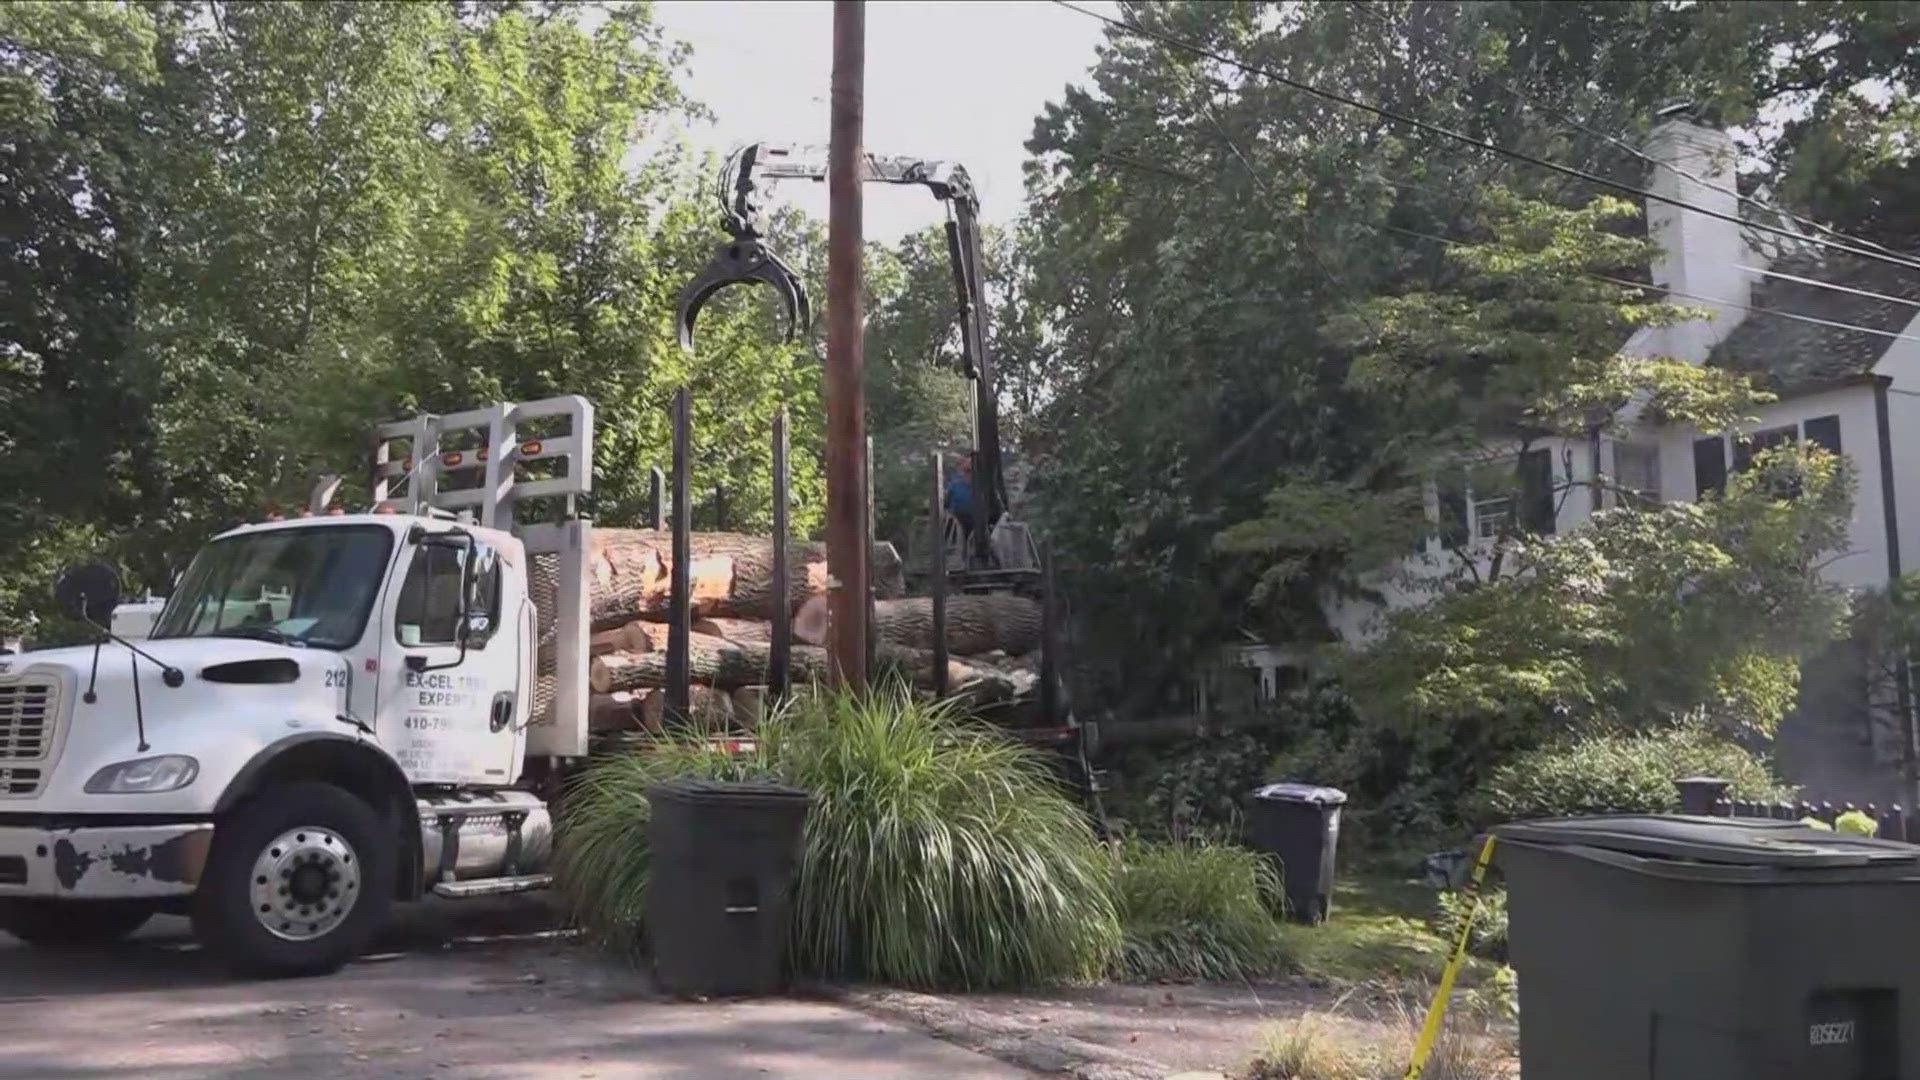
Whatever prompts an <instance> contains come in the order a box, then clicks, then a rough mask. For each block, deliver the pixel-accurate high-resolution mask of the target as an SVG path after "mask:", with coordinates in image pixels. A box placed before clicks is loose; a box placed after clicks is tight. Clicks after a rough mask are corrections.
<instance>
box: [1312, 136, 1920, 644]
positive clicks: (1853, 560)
mask: <svg viewBox="0 0 1920 1080" xmlns="http://www.w3.org/2000/svg"><path fill="white" fill-rule="evenodd" d="M1647 153H1648V155H1649V156H1650V157H1652V158H1654V159H1655V160H1656V161H1659V162H1663V163H1666V164H1668V165H1671V166H1672V168H1667V167H1664V166H1659V165H1657V166H1653V167H1652V168H1651V172H1650V175H1649V176H1648V178H1647V187H1648V190H1650V191H1652V192H1654V193H1656V194H1659V195H1665V196H1667V197H1669V198H1672V199H1675V200H1677V201H1679V202H1682V203H1685V204H1688V205H1687V207H1680V206H1674V205H1672V204H1669V203H1663V202H1658V201H1654V200H1648V203H1647V219H1648V226H1649V231H1650V234H1651V236H1652V237H1653V238H1654V240H1655V241H1656V242H1657V244H1658V245H1659V248H1660V256H1659V258H1658V259H1657V260H1656V262H1655V264H1654V265H1653V266H1652V267H1651V272H1652V275H1651V276H1652V280H1653V281H1654V282H1655V283H1656V284H1658V285H1662V286H1664V287H1666V288H1667V289H1669V290H1670V291H1671V292H1670V295H1671V297H1672V299H1673V301H1674V302H1675V303H1676V304H1680V305H1683V306H1687V307H1691V308H1695V309H1706V310H1708V311H1710V312H1711V313H1712V314H1711V317H1710V318H1705V319H1696V320H1692V321H1688V322H1684V323H1678V324H1675V325H1671V326H1665V327H1652V328H1648V329H1645V330H1642V331H1641V332H1639V333H1637V334H1635V335H1634V336H1633V337H1632V338H1631V339H1629V340H1628V341H1627V343H1626V344H1625V345H1624V346H1623V347H1622V351H1623V352H1626V353H1629V354H1632V355H1641V356H1668V357H1674V358H1676V359H1682V360H1689V361H1692V362H1694V363H1700V364H1711V365H1715V366H1719V367H1725V368H1728V369H1732V370H1738V371H1745V372H1749V373H1752V374H1753V375H1755V376H1757V377H1758V378H1759V380H1760V381H1761V383H1762V384H1763V385H1765V386H1766V387H1768V388H1769V389H1770V390H1772V391H1773V392H1774V393H1775V394H1777V395H1778V400H1776V401H1774V402H1773V403H1771V404H1768V405H1765V406H1763V407H1761V408H1760V409H1758V410H1756V411H1757V414H1758V415H1757V418H1756V420H1757V422H1755V423H1753V424H1752V425H1750V426H1748V427H1746V428H1744V429H1743V430H1742V431H1740V432H1738V433H1734V434H1724V433H1723V434H1718V435H1708V434H1705V433H1703V432H1700V431H1697V430H1693V429H1691V428H1685V427H1676V426H1659V425H1653V424H1645V425H1632V424H1630V425H1629V427H1630V432H1629V433H1628V434H1627V435H1626V436H1624V437H1622V438H1617V439H1615V438H1602V439H1598V440H1595V441H1594V442H1592V443H1590V444H1584V445H1583V444H1578V443H1570V442H1568V441H1567V440H1548V441H1544V442H1542V443H1540V444H1539V446H1538V448H1537V449H1535V450H1534V451H1533V452H1532V455H1531V457H1530V458H1529V459H1528V460H1525V461H1521V462H1520V463H1519V465H1520V471H1521V481H1522V482H1521V485H1520V487H1521V494H1520V496H1519V497H1518V499H1515V498H1512V497H1510V492H1508V491H1502V492H1500V493H1498V494H1497V495H1496V496H1494V497H1489V498H1475V497H1474V493H1473V492H1471V491H1470V490H1468V491H1463V492H1459V493H1456V494H1453V495H1451V496H1441V495H1435V494H1430V495H1429V499H1428V503H1429V505H1428V511H1429V515H1430V516H1431V517H1433V518H1434V519H1435V520H1436V522H1438V523H1440V525H1441V527H1442V528H1443V529H1453V530H1457V531H1459V532H1462V533H1464V534H1465V535H1466V536H1467V537H1469V538H1486V537H1491V536H1493V535H1494V534H1495V533H1497V532H1498V530H1499V526H1500V523H1501V522H1502V521H1503V520H1504V519H1506V518H1507V517H1509V516H1510V515H1514V514H1519V515H1522V516H1523V517H1526V518H1528V519H1529V520H1530V521H1531V523H1533V524H1534V525H1535V527H1536V528H1538V529H1539V530H1540V531H1543V532H1563V531H1566V530H1569V529H1574V528H1578V527H1579V526H1580V525H1581V524H1582V523H1583V522H1584V521H1585V520H1586V519H1587V518H1588V517H1589V516H1591V515H1592V514H1593V513H1594V512H1595V511H1596V510H1600V509H1604V508H1606V507H1609V506H1612V505H1614V504H1615V502H1616V501H1617V500H1618V499H1619V498H1620V497H1621V496H1620V495H1619V494H1617V493H1615V492H1614V491H1610V490H1605V489H1604V488H1603V486H1602V485H1599V484H1595V483H1592V481H1593V480H1594V478H1595V476H1596V474H1599V475H1604V476H1607V477H1610V478H1612V481H1613V485H1612V486H1616V487H1624V488H1627V489H1631V490H1633V491H1635V492H1638V493H1641V494H1643V495H1645V496H1647V497H1651V498H1658V499H1660V500H1663V501H1669V502H1672V501H1692V500H1694V499H1697V498H1699V497H1700V495H1701V493H1702V492H1704V491H1710V490H1714V489H1717V488H1719V487H1720V486H1722V485H1724V484H1725V482H1726V478H1727V475H1728V474H1729V472H1732V471H1736V470H1738V469H1740V468H1742V467H1744V466H1745V464H1746V462H1747V460H1748V459H1749V458H1750V457H1751V455H1752V453H1753V452H1754V451H1755V450H1757V449H1760V448H1764V447H1767V446H1772V445H1776V444H1778V443H1780V442H1782V441H1785V440H1800V439H1804V440H1807V441H1810V442H1814V443H1818V444H1820V445H1822V446H1825V447H1827V448H1828V449H1830V450H1835V451H1838V452H1840V453H1842V454H1845V455H1846V456H1847V458H1848V459H1849V461H1850V462H1851V464H1852V467H1853V469H1854V473H1855V475H1856V476H1857V477H1858V482H1859V488H1858V492H1857V494H1856V496H1855V500H1854V518H1853V526H1852V529H1851V536H1850V540H1849V543H1848V546H1847V550H1846V551H1845V552H1844V553H1843V554H1842V555H1841V556H1840V557H1839V558H1838V559H1836V560H1835V561H1834V562H1833V563H1832V564H1831V565H1829V566H1828V567H1827V569H1826V571H1825V572H1826V573H1827V574H1828V575H1829V576H1830V577H1831V578H1832V580H1834V581H1837V582H1840V583H1842V584H1846V585H1849V586H1862V587H1870V586H1881V585H1885V584H1886V583H1887V582H1888V581H1889V580H1891V579H1892V578H1894V577H1896V576H1898V575H1899V574H1900V573H1902V571H1903V569H1907V568H1920V270H1917V269H1909V268H1907V267H1904V266H1900V265H1896V264H1891V263H1888V262H1883V261H1878V260H1873V259H1868V258H1865V257H1861V256H1854V255H1850V254H1845V253H1835V252H1831V251H1823V250H1822V249H1820V248H1819V247H1817V246H1816V245H1811V244H1804V243H1795V242H1794V241H1792V240H1782V239H1780V238H1778V237H1777V236H1774V235H1772V234H1769V233H1767V232H1764V231H1762V230H1758V229H1753V228H1751V227H1749V226H1747V225H1742V224H1740V223H1739V222H1738V221H1734V220H1727V218H1723V217H1716V216H1713V214H1712V213H1702V212H1700V210H1706V211H1712V212H1714V213H1718V214H1724V215H1727V217H1730V218H1736V219H1738V218H1741V217H1743V216H1745V217H1746V218H1747V219H1748V220H1749V221H1751V220H1753V218H1754V216H1755V215H1754V213H1753V211H1752V210H1751V208H1750V204H1746V205H1743V204H1742V203H1741V201H1740V200H1739V199H1738V198H1737V197H1736V196H1735V195H1734V193H1733V192H1734V190H1735V184H1736V178H1735V175H1734V168H1733V164H1734V148H1733V141H1732V139H1731V138H1730V137H1729V136H1728V135H1727V134H1726V133H1725V132H1722V131H1716V130H1713V129H1710V128H1705V127H1701V126H1699V125H1697V124H1693V123H1691V122H1688V121H1686V120H1675V121H1669V122H1667V123H1666V124H1663V125H1662V126H1661V127H1659V128H1658V129H1656V130H1655V131H1654V133H1653V136H1652V138H1651V139H1650V140H1649V143H1648V146H1647ZM1696 178H1697V179H1696ZM1695 207H1697V208H1699V210H1696V209H1693V208H1695ZM1766 224H1769V225H1773V226H1775V227H1779V226H1780V224H1781V222H1780V220H1779V219H1776V218H1772V217H1769V218H1767V219H1766ZM1916 261H1920V260H1916ZM1516 503H1517V505H1516ZM1455 558H1456V557H1455V556H1454V555H1452V554H1451V553H1449V552H1447V551H1445V550H1444V549H1443V548H1442V545H1441V542H1440V541H1439V540H1438V539H1437V538H1436V539H1432V540H1429V541H1428V542H1427V546H1426V549H1425V551H1424V552H1423V554H1421V555H1420V556H1418V557H1415V558H1412V559H1410V560H1409V561H1408V562H1407V564H1406V565H1404V566H1403V567H1401V568H1399V570H1398V571H1397V572H1395V573H1392V574H1386V575H1382V576H1381V577H1380V578H1379V579H1378V580H1377V581H1375V582H1372V583H1371V584H1373V585H1374V587H1375V588H1376V590H1377V592H1378V593H1379V594H1380V599H1379V601H1376V602H1368V601H1352V600H1342V601H1338V602H1334V603H1331V604H1330V605H1329V611H1330V615H1331V617H1332V621H1333V623H1334V627H1335V629H1336V630H1337V631H1338V632H1339V633H1340V635H1341V636H1342V638H1344V639H1345V640H1348V641H1359V640H1365V639H1366V638H1368V637H1370V636H1372V634H1373V633H1374V632H1375V631H1376V630H1377V627H1378V624H1379V617H1380V615H1381V614H1382V613H1383V611H1385V610H1390V609H1392V608H1393V607H1396V606H1400V605H1402V604H1408V603H1417V602H1419V599H1420V597H1421V595H1422V589H1421V583H1422V582H1424V581H1430V580H1432V579H1433V578H1435V577H1436V576H1438V575H1440V574H1442V573H1445V572H1446V571H1447V570H1448V569H1449V567H1450V564H1451V563H1452V561H1453V560H1454V559H1455Z"/></svg>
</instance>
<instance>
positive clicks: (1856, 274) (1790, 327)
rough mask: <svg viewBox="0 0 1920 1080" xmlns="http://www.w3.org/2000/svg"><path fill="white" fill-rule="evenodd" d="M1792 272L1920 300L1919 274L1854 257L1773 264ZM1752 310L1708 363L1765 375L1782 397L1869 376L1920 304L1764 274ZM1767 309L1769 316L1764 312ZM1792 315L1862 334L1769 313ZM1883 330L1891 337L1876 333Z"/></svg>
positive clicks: (1777, 269) (1802, 258)
mask: <svg viewBox="0 0 1920 1080" xmlns="http://www.w3.org/2000/svg"><path fill="white" fill-rule="evenodd" d="M1772 269H1773V270H1774V271H1775V272H1776V273H1779V274H1791V275H1793V276H1795V277H1801V278H1808V279H1811V280H1814V281H1820V282H1825V283H1828V284H1832V285H1843V286H1845V287H1846V288H1849V289H1857V290H1860V291H1862V292H1870V293H1880V294H1882V295H1884V296H1892V297H1900V298H1902V299H1906V300H1911V301H1914V303H1920V270H1910V269H1908V268H1906V267H1903V266H1898V265H1895V264H1892V263H1888V262H1882V261H1880V260H1876V259H1863V258H1860V257H1858V256H1853V255H1832V256H1827V257H1825V258H1815V257H1809V256H1796V257H1794V258H1790V259H1783V260H1781V261H1780V262H1777V263H1775V264H1774V265H1773V267H1772ZM1750 306H1751V307H1753V308H1754V309H1755V310H1753V311H1751V312H1749V313H1748V314H1747V315H1746V317H1745V318H1743V319H1741V320H1740V324H1739V325H1738V326H1736V327H1734V329H1733V332H1732V333H1731V334H1728V335H1727V339H1726V340H1725V341H1722V342H1721V343H1720V344H1719V345H1717V346H1715V347H1714V350H1713V354H1712V355H1711V356H1710V357H1709V358H1708V360H1707V362H1708V363H1709V364H1712V365H1714V366H1715V367H1724V368H1729V369H1731V370H1735V371H1745V372H1749V373H1752V374H1756V375H1760V376H1762V378H1763V381H1765V382H1766V383H1767V384H1768V386H1769V387H1771V388H1772V389H1774V390H1777V391H1779V392H1782V393H1791V392H1793V391H1796V390H1811V389H1814V388H1817V387H1820V386H1828V385H1832V384H1834V383H1838V382H1844V381H1846V380H1847V379H1850V378H1855V377H1858V376H1861V375H1865V374H1867V373H1869V372H1871V371H1872V370H1873V367H1874V365H1875V364H1877V363H1879V361H1880V357H1881V356H1883V355H1885V354H1886V351H1887V348H1888V346H1890V345H1892V344H1893V341H1894V339H1892V338H1890V337H1887V336H1886V334H1887V333H1894V334H1897V333H1900V332H1901V331H1903V330H1904V329H1905V328H1906V326H1907V324H1908V323H1909V322H1912V321H1913V318H1914V316H1916V315H1920V307H1915V306H1914V304H1901V303H1895V302H1892V301H1889V300H1876V299H1873V298H1872V297H1868V296H1861V295H1859V293H1855V292H1843V291H1841V290H1839V289H1831V288H1824V287H1822V286H1820V285H1810V284H1806V283H1805V282H1799V281H1789V280H1786V279H1783V278H1780V277H1772V276H1768V277H1763V278H1761V279H1760V281H1759V282H1758V283H1756V284H1755V285H1754V288H1753V299H1752V300H1751V301H1750ZM1759 309H1765V311H1762V310H1759ZM1775 311H1777V312H1790V313H1792V314H1795V315H1805V316H1808V317H1809V318H1814V319H1824V320H1826V321H1827V322H1832V323H1846V324H1847V325H1848V326H1851V327H1864V328H1865V329H1864V330H1858V329H1842V328H1840V327H1838V326H1823V325H1820V324H1819V323H1811V322H1805V321H1803V320H1800V319H1783V318H1780V317H1779V316H1777V315H1772V314H1767V313H1766V312H1775ZM1874 330H1881V331H1885V332H1886V333H1879V334H1876V333H1872V332H1871V331H1874Z"/></svg>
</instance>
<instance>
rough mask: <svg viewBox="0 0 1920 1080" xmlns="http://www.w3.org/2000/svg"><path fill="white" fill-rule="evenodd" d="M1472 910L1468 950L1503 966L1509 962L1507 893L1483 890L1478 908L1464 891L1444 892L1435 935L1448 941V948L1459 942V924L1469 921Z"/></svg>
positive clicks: (1498, 890)
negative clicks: (1499, 962) (1496, 961)
mask: <svg viewBox="0 0 1920 1080" xmlns="http://www.w3.org/2000/svg"><path fill="white" fill-rule="evenodd" d="M1469 911H1471V912H1472V918H1473V922H1472V923H1471V929H1470V930H1469V931H1468V933H1467V951H1468V952H1469V953H1472V954H1473V955H1475V956H1478V957H1480V958H1482V959H1485V960H1498V961H1501V962H1503V963H1504V962H1505V961H1506V959H1507V893H1506V890H1504V889H1482V890H1480V904H1479V906H1478V907H1475V906H1474V904H1473V901H1472V898H1471V897H1470V896H1469V895H1468V894H1467V893H1466V892H1465V891H1464V890H1463V891H1459V892H1455V891H1452V890H1449V891H1447V892H1443V893H1441V894H1440V900H1439V911H1438V912H1437V913H1436V914H1435V915H1434V918H1433V932H1434V933H1436V934H1439V935H1440V937H1441V938H1443V939H1444V940H1445V941H1446V942H1447V947H1448V948H1452V947H1453V943H1454V942H1456V941H1458V940H1460V924H1461V923H1462V922H1463V921H1465V920H1466V919H1467V917H1468V912H1469Z"/></svg>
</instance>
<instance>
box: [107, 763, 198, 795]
mask: <svg viewBox="0 0 1920 1080" xmlns="http://www.w3.org/2000/svg"><path fill="white" fill-rule="evenodd" d="M199 775H200V763H199V762H198V761H195V760H194V759H192V758H190V757H188V756H186V755H185V754H162V755H160V756H159V757H149V758H137V759H135V760H133V761H119V762H115V763H114V764H112V765H109V766H107V767H106V768H104V769H101V770H100V771H99V772H97V773H94V774H93V779H91V780H88V781H87V788H86V790H87V794H89V795H134V794H140V795H151V794H154V793H156V792H161V791H178V790H180V789H181V788H183V787H186V786H187V785H188V784H191V783H193V780H194V778H195V777H197V776H199Z"/></svg>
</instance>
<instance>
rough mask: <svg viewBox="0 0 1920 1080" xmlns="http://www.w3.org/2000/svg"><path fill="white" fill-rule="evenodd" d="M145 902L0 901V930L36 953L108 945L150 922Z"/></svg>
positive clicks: (150, 906) (150, 913)
mask: <svg viewBox="0 0 1920 1080" xmlns="http://www.w3.org/2000/svg"><path fill="white" fill-rule="evenodd" d="M154 911H155V905H153V904H152V903H149V902H147V901H144V900H42V899H39V898H37V897H18V898H12V897H10V898H7V899H0V930H4V931H5V932H7V933H9V934H12V935H13V936H14V937H17V938H19V939H20V940H21V941H24V942H26V943H27V944H29V945H31V946H33V947H34V948H36V949H46V950H48V951H62V952H64V951H69V950H74V949H86V948H91V947H95V946H99V945H111V944H113V943H114V942H116V941H119V940H121V939H122V938H125V937H128V936H130V935H131V934H132V933H133V932H134V931H135V930H138V929H140V928H141V927H142V926H145V925H146V922H147V920H148V919H151V918H153V913H154Z"/></svg>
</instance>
